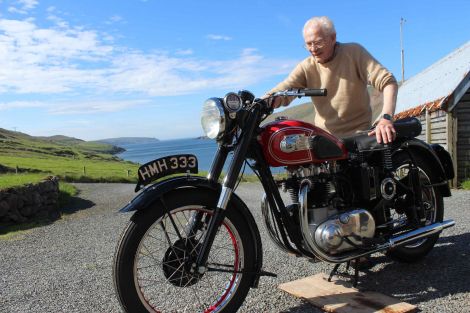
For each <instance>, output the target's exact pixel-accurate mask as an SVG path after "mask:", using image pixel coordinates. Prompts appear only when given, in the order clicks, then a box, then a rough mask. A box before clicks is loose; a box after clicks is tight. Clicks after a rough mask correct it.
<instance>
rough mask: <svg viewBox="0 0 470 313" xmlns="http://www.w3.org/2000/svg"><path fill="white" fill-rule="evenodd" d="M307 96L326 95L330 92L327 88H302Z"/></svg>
mask: <svg viewBox="0 0 470 313" xmlns="http://www.w3.org/2000/svg"><path fill="white" fill-rule="evenodd" d="M302 92H303V93H304V94H305V96H307V97H325V96H326V95H327V94H328V93H327V90H326V89H302Z"/></svg>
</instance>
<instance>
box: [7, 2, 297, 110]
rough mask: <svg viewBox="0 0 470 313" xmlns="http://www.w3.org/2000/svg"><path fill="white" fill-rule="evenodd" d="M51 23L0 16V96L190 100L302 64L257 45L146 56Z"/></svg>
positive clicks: (100, 106) (102, 106)
mask: <svg viewBox="0 0 470 313" xmlns="http://www.w3.org/2000/svg"><path fill="white" fill-rule="evenodd" d="M48 11H49V13H51V14H52V13H53V12H56V9H55V8H53V7H49V9H48ZM50 20H52V21H53V22H55V25H54V27H50V28H43V27H39V26H38V25H37V24H36V23H35V21H34V20H33V19H25V20H13V19H2V18H0V94H2V93H3V94H50V95H54V94H56V95H57V94H64V95H66V96H67V97H70V96H73V95H76V96H80V95H81V96H83V95H86V96H88V97H91V96H94V97H96V96H97V95H100V96H103V95H107V94H110V93H113V94H116V93H117V94H119V93H125V94H127V95H129V94H131V95H132V94H134V95H135V94H138V96H136V97H139V98H140V97H142V95H146V96H150V97H154V96H169V95H184V94H190V93H195V92H200V91H202V90H207V89H211V90H214V89H217V88H218V89H227V88H231V89H233V88H248V87H249V86H250V85H252V84H255V83H258V82H261V81H263V80H266V79H267V78H270V77H272V76H273V75H278V74H286V73H288V72H289V71H290V70H291V68H292V67H293V66H294V64H295V63H296V60H282V59H268V58H266V57H264V56H263V55H261V53H260V52H259V51H257V50H256V49H251V48H250V49H245V50H242V51H241V53H240V55H239V56H237V57H234V58H232V59H229V60H208V59H201V58H197V57H194V56H193V55H192V54H193V51H192V50H191V49H185V50H176V51H174V52H173V53H172V54H170V53H169V52H161V51H160V52H151V53H144V52H142V51H139V50H131V49H128V48H125V47H119V46H116V45H115V44H114V42H113V38H112V37H109V36H105V34H102V33H99V32H98V31H95V30H90V29H86V28H80V27H72V26H70V25H69V24H68V23H66V22H65V21H63V20H62V19H60V18H57V17H56V18H55V19H54V18H53V15H50ZM108 37H109V38H108ZM108 104H109V105H108ZM141 104H142V103H141V102H138V101H137V102H120V103H118V102H94V103H90V102H89V103H87V104H86V105H82V106H81V105H74V104H70V103H69V104H67V103H63V104H61V105H58V106H57V108H56V109H54V110H52V109H51V110H50V112H51V113H54V114H63V113H66V112H77V113H81V112H82V111H86V110H89V112H90V111H96V112H103V111H106V110H112V109H113V107H112V106H113V105H114V106H115V108H117V109H124V108H126V107H128V106H134V105H141ZM11 105H13V104H10V106H11ZM66 106H70V110H67V109H66V108H65V107H66ZM4 108H5V106H4Z"/></svg>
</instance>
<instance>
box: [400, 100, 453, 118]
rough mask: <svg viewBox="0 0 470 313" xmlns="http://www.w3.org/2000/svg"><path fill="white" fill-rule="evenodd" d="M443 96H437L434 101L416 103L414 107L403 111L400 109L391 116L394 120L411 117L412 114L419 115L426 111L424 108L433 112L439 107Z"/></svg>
mask: <svg viewBox="0 0 470 313" xmlns="http://www.w3.org/2000/svg"><path fill="white" fill-rule="evenodd" d="M442 100H444V98H439V99H437V100H436V101H433V102H428V103H425V104H422V105H418V106H416V107H414V108H411V109H407V110H405V111H401V112H399V113H397V114H395V115H394V116H393V118H394V119H395V120H398V119H401V118H405V117H413V116H419V115H421V113H423V112H424V111H426V109H427V110H428V111H429V113H431V112H435V111H437V110H439V109H440V108H441V103H442Z"/></svg>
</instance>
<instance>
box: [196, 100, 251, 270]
mask: <svg viewBox="0 0 470 313" xmlns="http://www.w3.org/2000/svg"><path fill="white" fill-rule="evenodd" d="M259 114H260V111H259V109H257V108H256V109H255V110H254V111H253V112H252V113H251V114H250V116H249V118H248V121H247V123H246V124H245V127H244V128H243V130H242V137H241V139H240V140H239V142H238V143H237V146H236V148H235V151H234V153H233V159H232V162H231V163H230V167H229V170H228V172H227V176H226V177H225V179H224V182H223V185H222V190H221V193H220V196H219V200H218V202H217V207H216V208H215V210H214V214H212V217H211V218H210V220H209V225H208V228H207V232H206V235H205V236H204V240H203V242H202V247H201V250H200V251H199V254H198V256H197V259H196V262H195V263H194V264H192V269H193V270H197V272H198V273H200V274H203V273H204V272H205V271H206V270H207V267H206V264H207V259H208V258H209V252H210V250H211V247H212V244H213V242H214V239H215V236H216V234H217V231H218V229H219V227H220V225H221V224H222V221H223V220H224V218H225V213H226V209H227V205H228V203H229V201H230V197H231V195H232V193H233V190H234V188H235V185H236V183H237V179H238V175H239V174H240V171H241V169H242V166H243V163H244V162H245V158H246V155H247V151H248V147H249V145H250V142H251V139H252V138H253V135H254V132H255V129H256V127H257V125H258V118H259ZM227 155H228V149H227V148H226V147H225V146H223V145H221V146H220V147H219V150H218V151H217V154H216V156H215V159H214V162H213V164H212V167H211V170H210V172H209V175H208V178H209V180H211V181H217V180H218V178H219V176H220V174H221V172H222V168H223V165H224V163H225V160H226V159H227Z"/></svg>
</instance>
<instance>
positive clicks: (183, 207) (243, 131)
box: [113, 89, 455, 312]
mask: <svg viewBox="0 0 470 313" xmlns="http://www.w3.org/2000/svg"><path fill="white" fill-rule="evenodd" d="M326 92H327V91H326V90H325V89H290V90H285V91H281V92H277V93H275V94H273V95H272V97H276V96H285V97H305V96H310V97H316V96H325V95H326ZM272 111H273V109H272V108H271V107H270V105H269V98H268V99H257V98H255V96H254V95H253V94H252V93H251V92H249V91H246V90H243V91H239V92H237V93H235V92H230V93H228V94H227V95H226V96H225V97H224V98H210V99H208V100H207V101H205V103H204V105H203V112H202V118H201V122H202V126H203V129H204V131H205V133H206V135H207V137H209V138H210V139H215V140H216V141H217V142H218V149H217V152H216V154H215V157H214V160H213V163H212V166H211V169H210V171H209V174H208V175H207V177H206V178H204V177H199V176H196V175H192V174H195V173H197V172H198V160H197V157H196V156H194V155H191V154H183V155H172V156H168V157H164V158H160V159H157V160H154V161H151V162H149V163H147V164H144V165H142V166H141V167H140V168H139V171H138V183H137V186H136V191H139V190H141V189H143V190H142V191H141V192H140V193H139V194H138V195H137V196H136V197H135V198H134V199H133V200H132V201H131V202H130V203H129V204H127V205H126V206H125V207H124V208H122V209H121V212H135V213H134V214H133V216H132V217H131V219H130V221H129V223H128V225H127V227H126V228H125V230H124V232H123V234H122V236H121V238H120V241H119V244H118V246H117V249H116V253H115V257H114V268H113V277H114V284H115V289H116V293H117V295H118V297H119V300H120V303H121V305H122V307H123V309H124V310H125V311H126V312H177V311H184V312H235V311H237V309H238V308H239V307H240V306H241V305H242V303H243V301H244V299H245V297H246V295H247V293H248V291H249V290H250V288H256V287H257V286H258V282H259V279H260V277H261V276H266V275H267V276H275V274H273V273H270V272H267V271H265V270H263V266H262V265H263V255H262V242H261V238H260V233H259V230H258V226H257V224H256V222H255V220H254V218H253V215H252V214H251V212H250V210H249V209H248V207H247V205H246V204H245V203H244V202H243V200H242V199H241V198H240V197H239V196H237V194H236V193H235V190H236V188H237V186H238V183H239V181H240V177H241V176H240V173H241V172H242V167H243V166H244V165H248V166H249V167H251V169H252V171H253V172H254V173H255V174H256V175H257V176H258V178H259V180H260V181H261V184H262V187H263V188H264V191H265V194H264V196H263V197H262V200H261V210H262V215H263V217H264V223H265V225H266V229H267V231H268V234H269V236H270V238H271V239H272V240H273V241H274V243H275V244H276V245H277V246H278V247H279V248H280V249H281V250H283V251H285V252H288V253H291V254H294V255H296V256H302V257H306V258H309V259H311V260H312V261H315V262H316V261H325V262H330V263H334V264H336V266H335V269H334V271H335V270H337V267H338V266H339V264H342V263H345V262H347V263H348V264H349V262H350V261H352V260H356V261H357V260H358V259H359V258H361V257H364V256H368V255H370V254H372V253H376V252H384V253H386V254H387V255H389V256H390V257H391V258H393V259H395V260H397V261H402V262H415V261H417V260H419V259H421V258H423V257H424V256H426V255H427V254H428V253H429V252H430V251H431V249H432V248H433V246H434V245H435V243H436V241H437V239H438V237H439V235H440V233H441V231H442V230H443V229H445V228H448V227H451V226H453V225H454V224H455V222H454V221H453V220H443V217H444V204H443V197H449V196H451V192H450V189H449V186H448V183H447V180H449V179H452V178H453V177H454V172H453V166H452V160H451V158H450V155H449V153H448V152H447V151H446V150H444V149H443V148H442V147H441V146H440V145H437V144H433V145H428V144H426V143H425V142H423V141H421V140H419V139H417V138H416V137H417V136H418V135H419V134H420V132H421V124H420V122H419V120H417V119H416V118H408V119H403V120H398V121H395V122H394V127H395V130H396V139H395V140H394V141H393V142H392V143H390V144H378V143H377V141H376V139H375V136H373V137H371V136H368V135H367V132H359V133H357V134H355V135H353V136H349V137H346V138H337V137H335V136H333V135H331V134H330V133H328V132H326V131H324V130H322V129H320V128H318V127H316V126H313V125H311V124H309V123H305V122H302V121H297V120H289V119H286V118H277V119H276V120H275V121H273V122H269V123H265V124H262V122H263V121H264V120H265V119H266V117H268V116H269V115H270V114H271V113H272ZM229 155H232V158H229ZM225 163H228V164H229V166H228V170H227V172H226V175H225V178H224V179H223V181H222V182H221V181H220V180H221V174H222V170H223V168H224V165H225ZM272 167H285V169H286V174H285V175H282V176H279V175H276V176H275V175H273V174H272V172H271V168H272ZM169 175H170V176H169ZM168 176H169V177H168ZM155 180H157V181H156V182H154V181H155ZM152 182H154V183H153V184H152ZM281 192H286V193H288V197H287V198H290V201H286V202H287V203H284V200H283V196H282V194H281ZM284 198H285V197H284ZM356 264H358V262H356ZM333 273H334V272H332V274H333ZM355 275H356V280H355V283H357V267H356V272H355ZM330 278H331V276H330Z"/></svg>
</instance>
